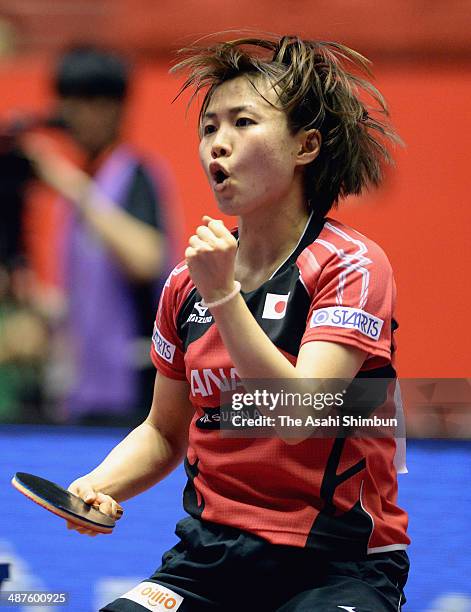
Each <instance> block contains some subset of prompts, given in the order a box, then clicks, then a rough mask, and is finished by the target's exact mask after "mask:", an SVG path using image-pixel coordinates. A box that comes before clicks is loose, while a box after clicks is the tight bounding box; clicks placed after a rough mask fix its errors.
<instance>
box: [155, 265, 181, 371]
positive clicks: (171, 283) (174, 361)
mask: <svg viewBox="0 0 471 612" xmlns="http://www.w3.org/2000/svg"><path fill="white" fill-rule="evenodd" d="M184 270H186V266H177V267H176V268H175V269H174V270H172V272H171V273H170V275H169V277H168V278H167V281H166V282H165V285H164V288H163V291H162V294H161V296H160V302H159V307H158V309H157V315H156V317H155V323H154V331H153V333H152V343H151V349H150V356H151V359H152V362H153V364H154V366H155V367H156V368H157V370H158V371H159V372H161V373H162V374H163V375H164V376H168V377H169V378H174V379H176V380H186V372H185V361H184V351H183V345H182V342H181V340H180V338H179V336H178V332H177V315H178V308H179V304H181V294H182V291H181V287H180V283H179V282H178V280H179V279H178V275H179V274H182V273H184Z"/></svg>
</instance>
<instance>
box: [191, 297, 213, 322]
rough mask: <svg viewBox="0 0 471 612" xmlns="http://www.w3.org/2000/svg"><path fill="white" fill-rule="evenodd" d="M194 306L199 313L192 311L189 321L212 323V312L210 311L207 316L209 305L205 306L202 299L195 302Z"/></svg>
mask: <svg viewBox="0 0 471 612" xmlns="http://www.w3.org/2000/svg"><path fill="white" fill-rule="evenodd" d="M193 308H194V309H195V310H196V312H197V313H198V314H195V313H194V312H192V313H191V314H190V316H189V317H188V319H187V322H188V323H212V321H213V317H212V315H211V313H209V314H208V316H206V313H207V312H208V307H207V306H203V300H200V301H199V302H195V304H194V306H193Z"/></svg>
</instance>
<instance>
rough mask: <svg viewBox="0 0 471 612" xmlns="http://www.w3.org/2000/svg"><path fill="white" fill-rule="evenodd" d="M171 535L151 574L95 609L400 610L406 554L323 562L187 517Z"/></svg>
mask: <svg viewBox="0 0 471 612" xmlns="http://www.w3.org/2000/svg"><path fill="white" fill-rule="evenodd" d="M175 533H176V534H177V536H179V538H180V542H178V544H177V545H176V546H174V547H173V548H172V549H171V550H169V551H167V552H166V553H165V554H164V555H163V557H162V565H161V566H160V567H159V569H158V570H157V571H156V572H155V574H153V575H152V576H151V577H150V578H149V579H148V580H145V581H144V582H142V583H140V584H139V585H137V586H136V587H135V588H134V589H132V590H131V591H129V592H128V593H127V594H126V596H125V597H124V596H122V597H120V598H119V599H116V600H115V601H114V602H113V603H110V604H108V605H107V606H105V607H104V608H102V609H101V612H143V611H145V610H155V611H157V612H161V611H162V612H163V611H166V610H173V611H176V610H179V612H207V611H209V610H221V611H223V612H235V611H236V610H237V611H239V612H240V611H244V612H275V611H276V612H315V611H319V612H339V611H341V610H346V611H347V612H349V611H350V612H398V610H401V606H402V604H403V603H404V602H405V597H404V593H403V587H404V585H405V583H406V580H407V574H408V570H409V560H408V557H407V554H406V552H405V551H393V552H388V553H381V554H374V555H368V557H365V559H362V560H357V561H336V560H332V559H330V560H329V559H327V558H326V557H323V558H320V557H319V554H318V553H316V554H314V553H313V551H310V550H309V549H305V548H297V547H294V546H278V545H274V544H270V543H269V542H267V541H265V540H263V539H261V538H259V537H257V536H254V535H252V534H250V533H247V532H244V531H240V530H238V529H233V528H230V527H225V526H223V525H216V524H214V523H208V522H205V521H200V520H197V519H193V518H186V519H183V520H182V521H180V522H179V523H178V524H177V528H176V532H175Z"/></svg>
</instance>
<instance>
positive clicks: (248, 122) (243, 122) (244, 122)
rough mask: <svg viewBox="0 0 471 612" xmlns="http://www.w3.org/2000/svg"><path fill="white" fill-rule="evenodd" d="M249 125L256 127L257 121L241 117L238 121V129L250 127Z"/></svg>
mask: <svg viewBox="0 0 471 612" xmlns="http://www.w3.org/2000/svg"><path fill="white" fill-rule="evenodd" d="M249 125H255V121H254V120H253V119H249V118H248V117H239V118H238V119H237V121H236V127H248V126H249Z"/></svg>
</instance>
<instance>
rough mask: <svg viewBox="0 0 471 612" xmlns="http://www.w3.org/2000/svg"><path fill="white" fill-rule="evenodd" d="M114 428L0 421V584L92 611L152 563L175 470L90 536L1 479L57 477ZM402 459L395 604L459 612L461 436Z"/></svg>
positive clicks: (163, 535)
mask: <svg viewBox="0 0 471 612" xmlns="http://www.w3.org/2000/svg"><path fill="white" fill-rule="evenodd" d="M123 435H124V432H123V431H121V430H111V431H105V430H91V429H66V428H52V427H51V428H45V427H32V426H30V427H14V426H4V427H2V428H0V482H1V485H2V486H1V487H0V564H1V563H5V562H10V563H11V571H12V578H13V583H4V588H7V584H8V588H9V589H13V588H14V589H15V590H16V589H19V588H28V589H30V590H31V589H38V590H46V589H47V590H50V591H57V590H58V591H61V592H68V593H69V597H70V600H69V604H68V605H67V606H62V607H60V608H50V609H51V610H71V611H74V612H96V610H97V606H98V605H99V604H100V602H103V601H106V600H107V599H108V598H109V596H110V594H111V593H114V592H118V593H119V592H123V590H126V589H127V588H130V587H131V586H132V585H133V584H134V582H136V581H137V580H138V579H139V578H143V577H146V576H148V575H149V574H150V573H152V571H153V570H154V569H155V567H157V565H158V564H159V561H160V556H161V553H162V552H163V551H164V550H166V549H167V548H169V547H170V546H172V545H173V544H174V542H175V536H174V535H173V529H174V525H175V522H176V521H177V520H178V519H179V518H180V517H181V516H182V515H183V511H182V509H181V491H182V489H183V486H184V482H185V478H184V475H183V472H182V470H181V469H178V470H177V471H176V472H174V473H173V474H172V475H170V476H169V477H168V478H167V479H166V480H165V481H164V482H162V483H160V484H159V485H158V486H157V487H155V488H154V489H152V490H151V491H148V492H146V493H144V494H142V495H141V496H139V497H138V498H136V499H134V500H130V501H128V502H126V504H125V505H126V511H125V513H126V515H125V518H124V519H123V520H122V521H121V523H119V524H118V527H117V528H116V530H115V533H113V535H111V536H99V537H97V538H86V537H82V536H80V535H79V534H77V533H75V532H69V531H67V530H66V529H65V527H64V523H63V521H61V520H60V519H56V518H55V517H53V516H52V515H51V514H49V513H48V512H45V511H44V510H42V509H40V508H39V507H38V506H37V505H36V504H33V503H31V502H29V501H28V500H26V499H25V498H23V497H22V496H21V495H20V494H19V493H18V492H16V491H15V490H14V489H13V488H12V487H11V486H10V484H9V481H10V480H11V477H12V475H13V474H14V473H15V472H17V471H23V472H32V473H36V474H39V475H42V476H44V477H46V478H49V479H50V480H54V481H56V482H58V483H60V484H62V485H67V484H68V483H69V482H70V481H71V480H73V479H74V478H75V477H77V476H78V475H80V474H82V473H85V472H87V471H89V470H90V469H91V468H92V467H94V466H95V465H96V464H97V463H98V462H99V461H100V460H101V459H102V458H103V457H104V455H105V454H106V453H107V452H108V451H109V450H110V449H111V448H112V447H113V446H114V445H115V444H116V442H117V441H119V440H120V439H121V438H122V437H123ZM408 467H409V474H408V475H404V476H400V502H401V504H402V506H404V507H405V508H406V509H407V510H408V511H409V515H410V535H411V538H412V540H413V545H412V546H411V547H410V549H409V555H410V557H411V563H412V570H411V576H410V580H409V583H408V588H407V592H406V593H407V597H408V605H407V606H405V607H404V610H405V611H407V612H465V611H466V612H468V611H470V610H471V555H470V549H471V546H470V545H471V537H470V531H471V522H470V519H469V516H470V512H469V509H470V507H471V487H470V479H471V443H470V442H461V443H460V442H447V441H443V440H440V441H410V442H409V443H408ZM446 602H448V603H446ZM11 609H13V608H11ZM16 609H17V610H18V609H21V608H18V607H17V608H16ZM23 609H24V610H28V608H26V607H25V608H23ZM31 610H33V608H31ZM34 610H43V611H44V610H46V608H44V607H41V608H34ZM359 612H361V611H359Z"/></svg>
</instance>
